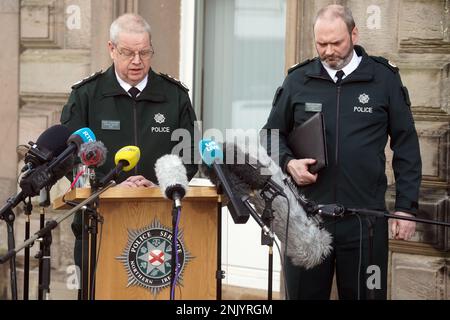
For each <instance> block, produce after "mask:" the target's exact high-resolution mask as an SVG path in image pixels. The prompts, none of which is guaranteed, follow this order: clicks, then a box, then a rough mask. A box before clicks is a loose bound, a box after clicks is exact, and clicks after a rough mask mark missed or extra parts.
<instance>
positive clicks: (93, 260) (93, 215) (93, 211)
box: [86, 168, 103, 300]
mask: <svg viewBox="0 0 450 320" xmlns="http://www.w3.org/2000/svg"><path fill="white" fill-rule="evenodd" d="M90 172H91V175H90V177H89V180H90V184H91V194H92V193H95V192H96V191H97V190H98V188H99V184H98V180H97V179H96V176H95V171H94V168H91V171H90ZM98 205H99V199H98V198H97V199H95V200H94V201H93V202H92V203H91V204H90V205H89V209H90V210H86V211H89V220H90V223H89V227H88V228H89V233H90V237H91V238H90V240H91V241H90V242H91V247H90V251H91V255H90V261H89V275H90V277H89V281H90V290H89V300H95V276H96V270H97V233H98V223H99V222H100V223H102V222H103V220H102V218H101V217H100V215H99V214H98V211H97V208H98Z"/></svg>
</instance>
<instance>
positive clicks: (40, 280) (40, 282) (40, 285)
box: [25, 187, 50, 300]
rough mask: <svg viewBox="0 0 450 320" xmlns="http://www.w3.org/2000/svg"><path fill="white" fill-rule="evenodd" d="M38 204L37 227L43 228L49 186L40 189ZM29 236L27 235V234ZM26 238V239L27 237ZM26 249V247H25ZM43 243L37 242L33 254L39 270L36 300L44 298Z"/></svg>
mask: <svg viewBox="0 0 450 320" xmlns="http://www.w3.org/2000/svg"><path fill="white" fill-rule="evenodd" d="M39 206H40V207H41V213H40V215H39V228H40V229H43V228H44V227H45V208H47V207H48V206H50V188H49V187H45V188H44V189H42V190H41V194H40V200H39ZM28 238H29V235H28ZM28 238H27V239H28ZM25 250H27V249H25ZM43 257H44V244H43V242H42V241H41V242H39V252H38V253H37V254H36V255H35V258H36V259H39V267H38V269H39V271H38V300H44V292H43V290H42V288H43V274H42V270H43V268H44V264H43V262H44V258H43Z"/></svg>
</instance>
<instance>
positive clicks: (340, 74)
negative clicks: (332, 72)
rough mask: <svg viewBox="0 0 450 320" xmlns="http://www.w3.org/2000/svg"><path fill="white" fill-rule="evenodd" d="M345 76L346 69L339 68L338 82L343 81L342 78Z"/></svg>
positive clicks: (337, 73)
mask: <svg viewBox="0 0 450 320" xmlns="http://www.w3.org/2000/svg"><path fill="white" fill-rule="evenodd" d="M344 76H345V73H344V71H342V70H339V71H338V72H336V77H337V81H336V84H340V83H341V81H342V78H343V77H344Z"/></svg>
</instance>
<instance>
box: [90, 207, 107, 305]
mask: <svg viewBox="0 0 450 320" xmlns="http://www.w3.org/2000/svg"><path fill="white" fill-rule="evenodd" d="M97 215H98V216H97V220H98V223H99V224H100V239H99V240H98V248H97V258H96V259H95V260H96V261H95V266H94V276H93V279H94V285H92V283H91V297H92V299H93V300H95V299H94V289H95V281H96V279H97V266H98V260H99V258H100V249H101V247H102V239H103V221H104V220H103V216H101V215H100V213H99V212H98V213H97Z"/></svg>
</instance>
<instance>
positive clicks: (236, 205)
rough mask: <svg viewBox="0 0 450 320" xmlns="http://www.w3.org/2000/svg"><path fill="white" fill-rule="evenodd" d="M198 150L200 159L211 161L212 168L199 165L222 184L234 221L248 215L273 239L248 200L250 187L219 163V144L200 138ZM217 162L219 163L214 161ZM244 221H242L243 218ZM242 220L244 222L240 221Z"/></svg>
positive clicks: (220, 156)
mask: <svg viewBox="0 0 450 320" xmlns="http://www.w3.org/2000/svg"><path fill="white" fill-rule="evenodd" d="M200 150H202V151H203V152H202V159H203V161H204V162H205V163H206V164H208V163H209V162H212V164H213V168H214V164H215V168H214V170H208V168H207V167H206V168H205V167H204V166H201V168H202V169H206V170H204V173H205V174H206V175H207V176H208V178H209V179H210V180H211V182H213V183H214V184H215V185H220V184H222V185H223V187H224V188H223V189H224V190H225V193H226V194H227V196H228V198H229V203H228V205H227V207H228V210H229V211H230V213H231V216H232V217H233V220H234V222H235V223H246V222H247V221H248V218H249V216H252V218H253V219H254V220H255V221H256V223H257V224H258V225H259V226H260V227H261V229H262V230H263V232H264V234H266V235H268V236H269V237H270V238H272V239H274V238H275V236H274V234H273V232H272V231H271V230H270V228H269V227H268V226H267V225H266V224H265V223H264V221H263V220H262V219H261V217H260V215H259V214H258V213H257V212H256V210H255V208H254V206H253V204H252V203H251V202H250V196H249V195H250V194H251V192H252V191H251V189H250V186H249V185H248V184H247V183H245V182H244V181H242V179H241V178H239V177H238V176H237V175H235V174H234V173H232V172H231V171H230V170H229V169H228V166H227V165H223V164H220V162H221V159H222V158H223V155H222V153H221V150H220V148H219V146H218V145H217V144H216V143H215V142H214V141H211V140H202V141H201V142H200ZM216 161H217V162H219V163H216ZM243 217H244V218H246V219H245V221H244V218H243ZM241 221H244V222H241Z"/></svg>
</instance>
